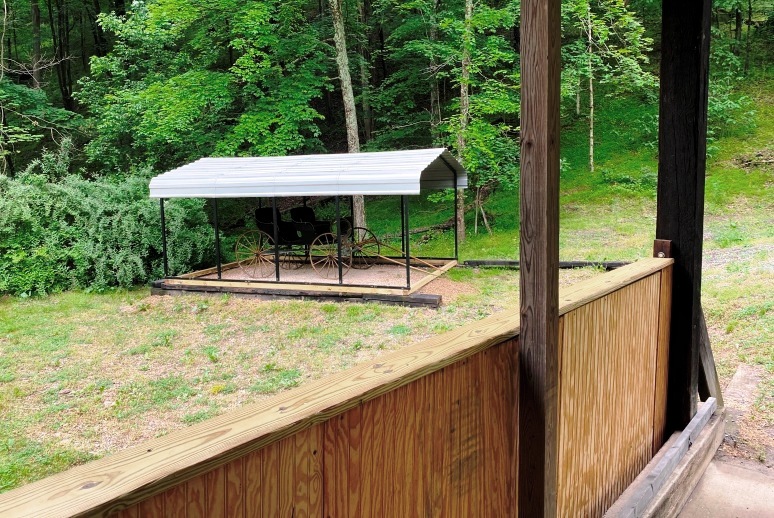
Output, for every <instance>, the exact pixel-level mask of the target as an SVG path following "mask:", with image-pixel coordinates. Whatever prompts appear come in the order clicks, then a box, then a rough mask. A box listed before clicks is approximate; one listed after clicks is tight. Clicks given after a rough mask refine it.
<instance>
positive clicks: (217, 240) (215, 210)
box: [212, 198, 222, 279]
mask: <svg viewBox="0 0 774 518" xmlns="http://www.w3.org/2000/svg"><path fill="white" fill-rule="evenodd" d="M212 209H213V216H214V217H213V220H214V223H215V259H216V260H217V265H218V279H220V278H221V274H222V268H221V262H220V227H219V226H218V199H217V198H213V199H212Z"/></svg>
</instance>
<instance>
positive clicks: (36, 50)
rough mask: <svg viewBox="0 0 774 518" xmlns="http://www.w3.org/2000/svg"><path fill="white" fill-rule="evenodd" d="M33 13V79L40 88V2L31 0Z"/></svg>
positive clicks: (41, 68)
mask: <svg viewBox="0 0 774 518" xmlns="http://www.w3.org/2000/svg"><path fill="white" fill-rule="evenodd" d="M30 13H31V15H32V81H33V86H34V87H35V88H40V84H41V80H42V74H41V72H42V70H43V67H42V62H41V55H40V2H39V0H30Z"/></svg>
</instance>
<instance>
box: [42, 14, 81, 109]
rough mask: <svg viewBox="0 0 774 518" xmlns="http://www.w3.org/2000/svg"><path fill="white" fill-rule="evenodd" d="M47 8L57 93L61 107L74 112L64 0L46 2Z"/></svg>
mask: <svg viewBox="0 0 774 518" xmlns="http://www.w3.org/2000/svg"><path fill="white" fill-rule="evenodd" d="M52 2H56V19H54V10H55V9H54V6H53V5H52ZM46 6H47V7H48V21H49V23H50V26H51V39H52V42H53V44H54V61H55V65H54V69H55V70H56V79H57V82H58V83H59V92H60V94H61V95H62V106H63V107H64V108H65V109H66V110H70V111H75V99H73V77H72V71H71V67H70V55H69V54H70V30H69V29H70V28H69V27H68V22H69V16H68V13H67V5H66V4H65V2H64V0H46Z"/></svg>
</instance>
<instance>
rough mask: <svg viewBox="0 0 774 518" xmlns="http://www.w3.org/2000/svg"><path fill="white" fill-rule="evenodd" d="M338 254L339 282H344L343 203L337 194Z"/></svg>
mask: <svg viewBox="0 0 774 518" xmlns="http://www.w3.org/2000/svg"><path fill="white" fill-rule="evenodd" d="M336 249H337V250H336V255H337V257H338V259H339V260H338V267H339V284H343V283H344V273H343V272H342V270H341V204H340V203H339V197H338V195H337V196H336Z"/></svg>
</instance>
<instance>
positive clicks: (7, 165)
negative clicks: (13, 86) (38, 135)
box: [0, 0, 13, 176]
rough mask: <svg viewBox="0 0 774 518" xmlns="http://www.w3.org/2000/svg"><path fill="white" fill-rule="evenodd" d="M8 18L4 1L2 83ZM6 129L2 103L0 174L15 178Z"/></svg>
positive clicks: (0, 48)
mask: <svg viewBox="0 0 774 518" xmlns="http://www.w3.org/2000/svg"><path fill="white" fill-rule="evenodd" d="M8 18H9V16H8V2H6V0H3V23H2V26H0V83H1V82H2V81H3V79H4V78H5V67H6V64H5V59H6V57H5V52H6V50H5V30H6V28H7V27H8ZM6 127H7V122H6V115H5V107H4V106H3V104H1V103H0V160H1V161H0V174H8V173H10V174H9V176H13V162H12V161H11V155H10V150H9V149H8V145H7V143H6V140H7V139H6V137H7V135H8V132H7V130H6Z"/></svg>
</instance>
